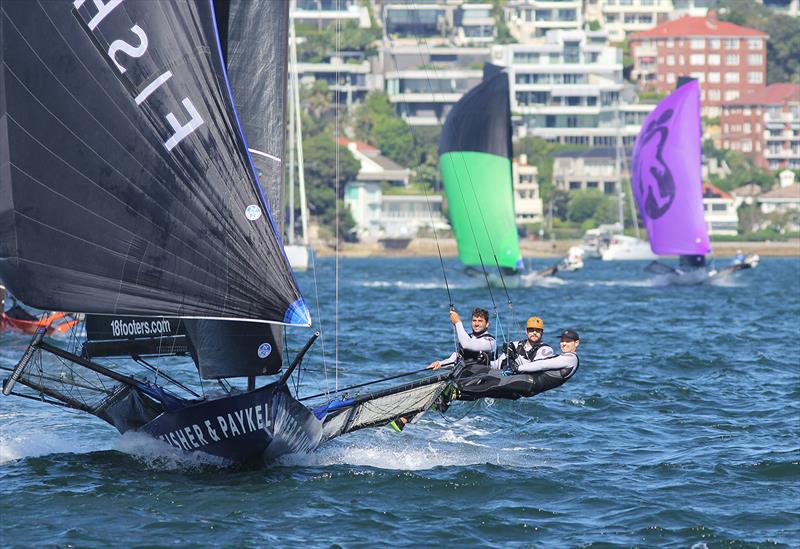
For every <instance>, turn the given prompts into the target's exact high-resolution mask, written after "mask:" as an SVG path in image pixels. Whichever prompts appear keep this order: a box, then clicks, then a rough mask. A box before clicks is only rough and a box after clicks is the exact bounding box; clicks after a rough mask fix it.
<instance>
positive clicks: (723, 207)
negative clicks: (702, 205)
mask: <svg viewBox="0 0 800 549" xmlns="http://www.w3.org/2000/svg"><path fill="white" fill-rule="evenodd" d="M711 211H712V212H726V211H728V205H727V204H712V205H711Z"/></svg>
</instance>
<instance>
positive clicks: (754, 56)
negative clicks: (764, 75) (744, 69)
mask: <svg viewBox="0 0 800 549" xmlns="http://www.w3.org/2000/svg"><path fill="white" fill-rule="evenodd" d="M763 60H764V58H763V57H761V54H760V53H751V54H750V55H748V56H747V63H748V64H750V65H760V64H761V63H762V62H763Z"/></svg>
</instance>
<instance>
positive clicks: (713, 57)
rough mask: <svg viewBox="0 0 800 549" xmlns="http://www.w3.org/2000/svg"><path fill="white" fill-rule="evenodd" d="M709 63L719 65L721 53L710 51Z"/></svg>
mask: <svg viewBox="0 0 800 549" xmlns="http://www.w3.org/2000/svg"><path fill="white" fill-rule="evenodd" d="M708 64H709V65H719V54H718V53H709V54H708Z"/></svg>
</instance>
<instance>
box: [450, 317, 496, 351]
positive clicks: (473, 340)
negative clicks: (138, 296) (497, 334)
mask: <svg viewBox="0 0 800 549" xmlns="http://www.w3.org/2000/svg"><path fill="white" fill-rule="evenodd" d="M456 334H458V342H459V343H460V344H461V346H462V347H463V348H464V349H467V350H468V351H486V352H487V353H493V352H494V350H495V347H496V346H497V343H495V340H494V338H493V337H469V335H468V334H467V331H466V330H465V329H464V324H462V323H461V322H457V323H456Z"/></svg>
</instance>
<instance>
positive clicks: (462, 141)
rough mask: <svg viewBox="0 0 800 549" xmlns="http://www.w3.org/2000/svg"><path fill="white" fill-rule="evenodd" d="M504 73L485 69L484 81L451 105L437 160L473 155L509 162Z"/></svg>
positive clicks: (507, 115) (506, 98) (505, 75)
mask: <svg viewBox="0 0 800 549" xmlns="http://www.w3.org/2000/svg"><path fill="white" fill-rule="evenodd" d="M508 94H509V89H508V73H506V72H501V71H500V70H499V67H495V66H494V65H487V66H486V67H485V68H484V80H483V82H481V83H480V84H478V85H477V86H475V87H474V88H472V89H471V90H470V91H469V92H467V93H466V94H464V96H463V97H462V98H461V99H460V100H459V101H458V102H457V103H456V104H455V105H453V108H452V109H451V110H450V113H449V114H448V115H447V120H446V121H445V123H444V125H443V126H442V134H441V136H440V137H439V156H442V155H444V154H446V153H449V152H462V151H475V152H484V153H489V154H494V155H497V156H502V157H504V158H508V159H510V158H511V154H512V148H511V105H510V102H509V95H508Z"/></svg>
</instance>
